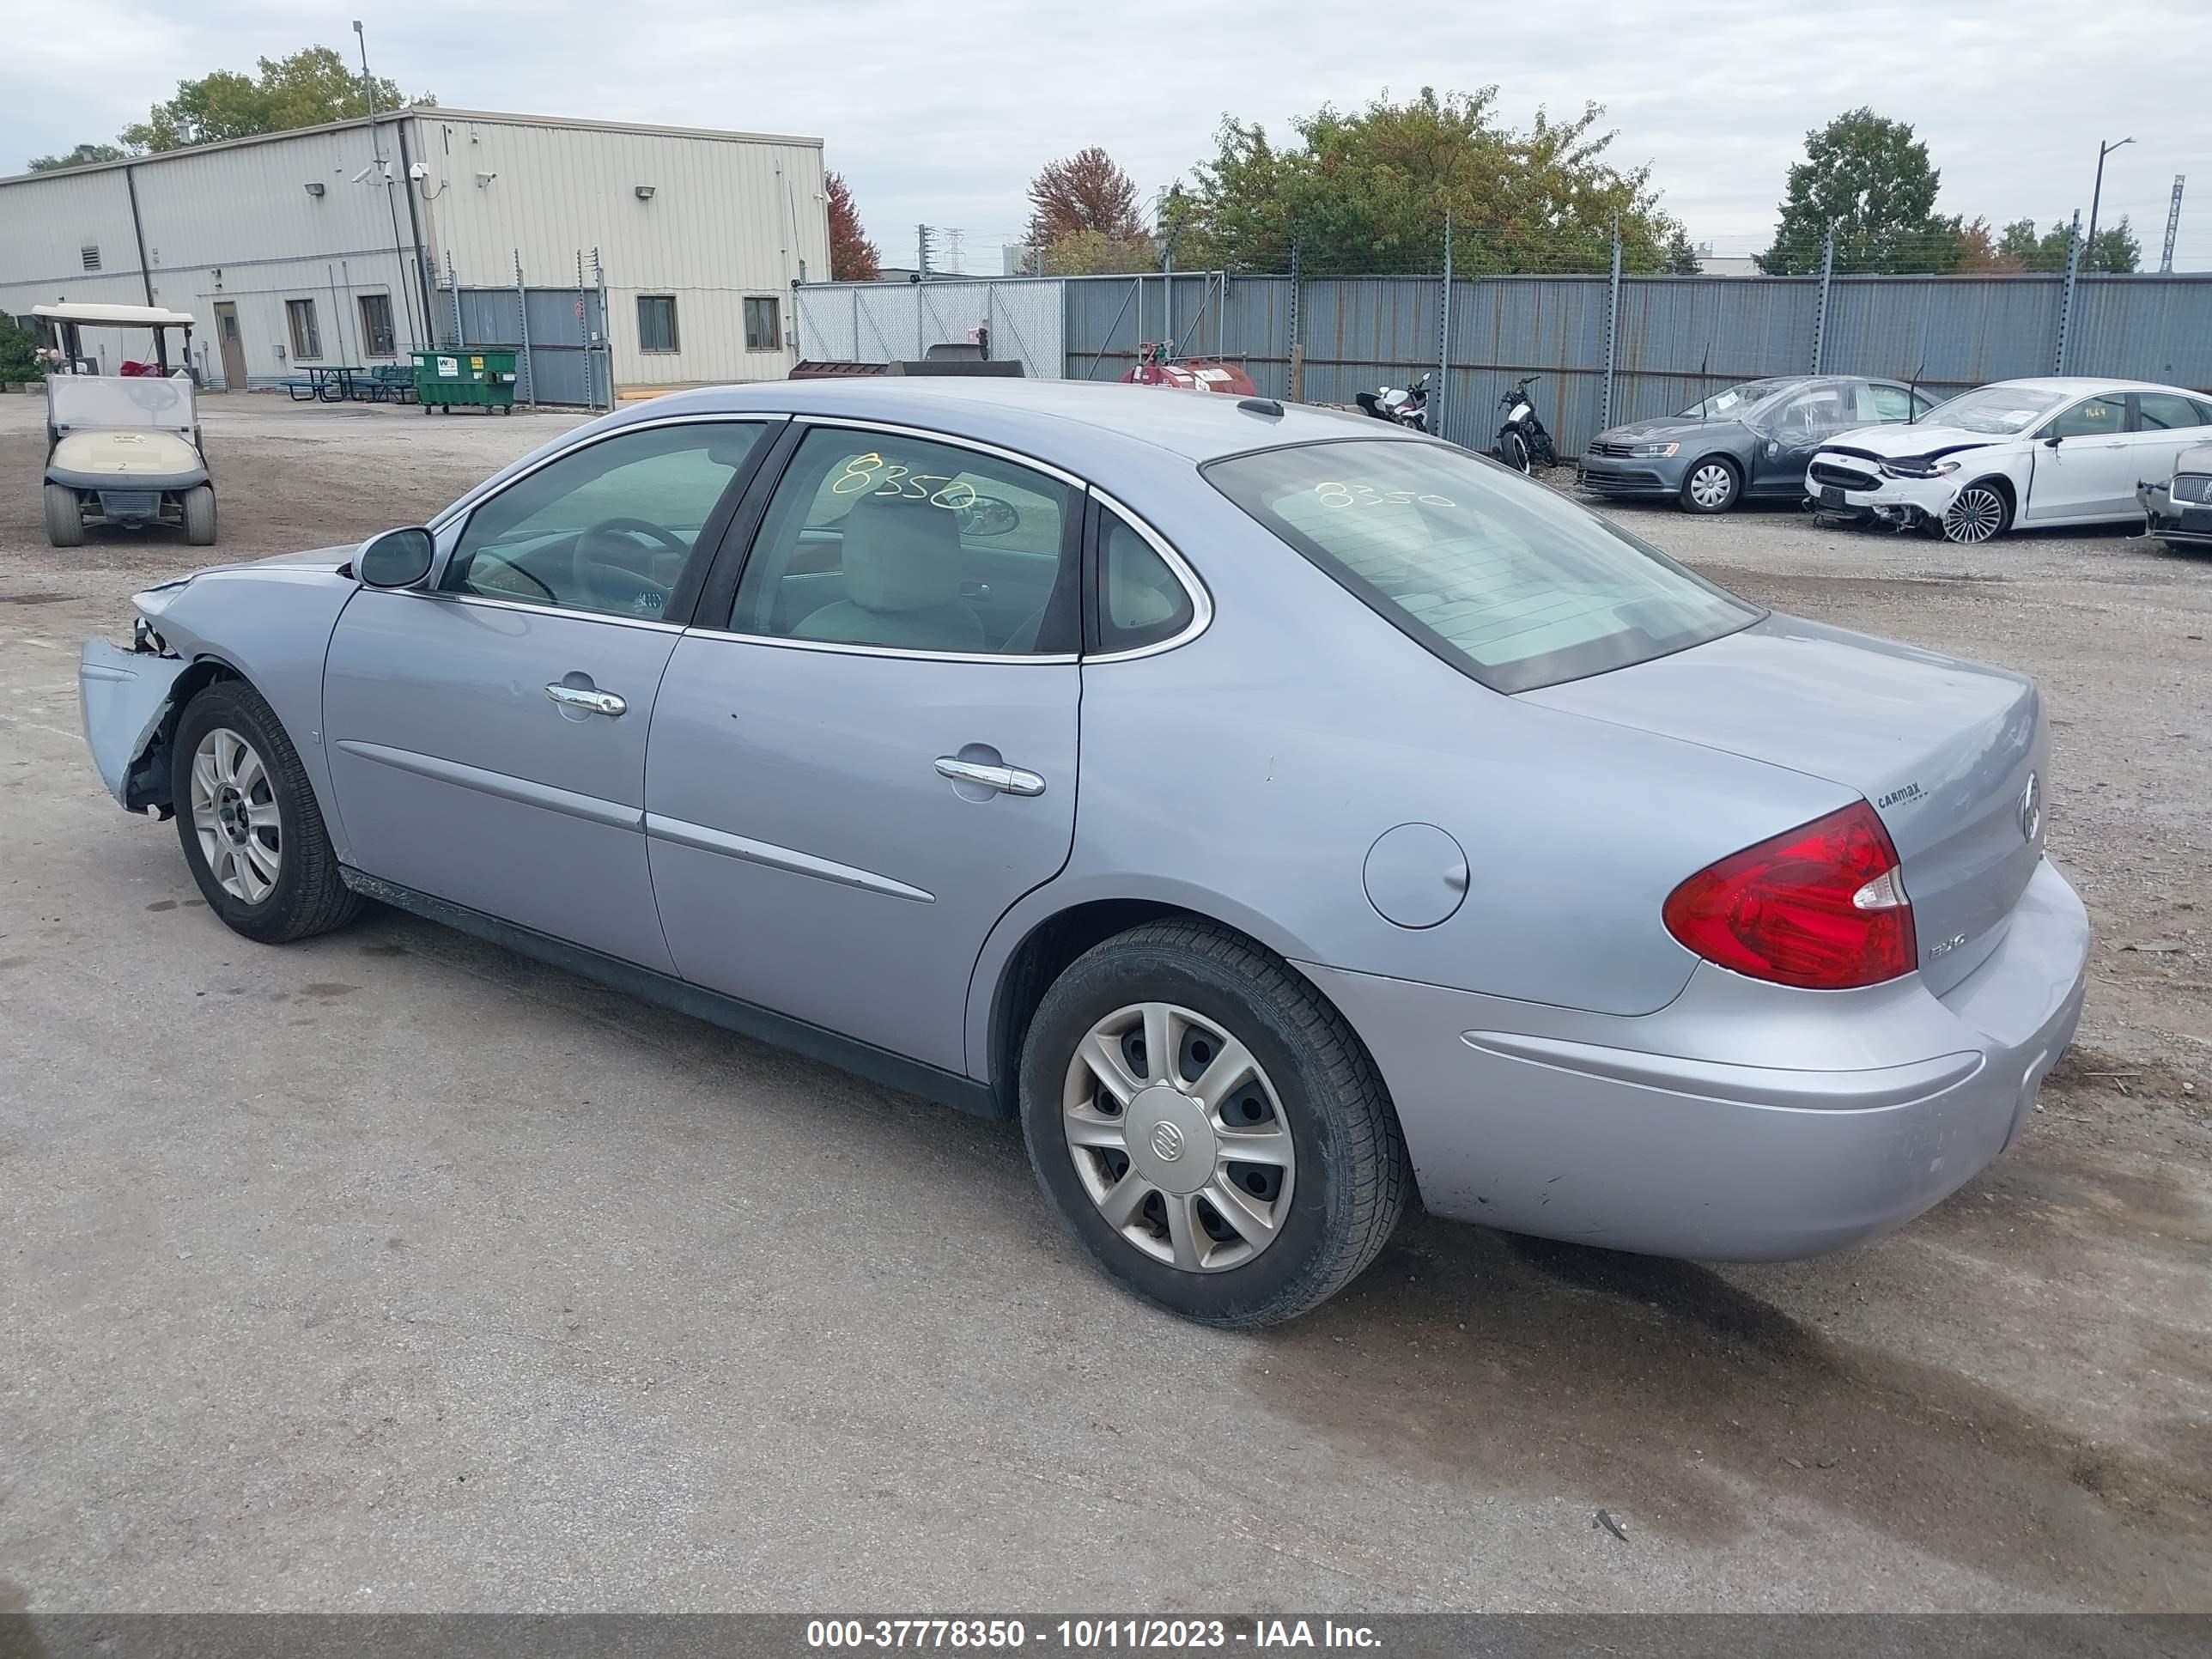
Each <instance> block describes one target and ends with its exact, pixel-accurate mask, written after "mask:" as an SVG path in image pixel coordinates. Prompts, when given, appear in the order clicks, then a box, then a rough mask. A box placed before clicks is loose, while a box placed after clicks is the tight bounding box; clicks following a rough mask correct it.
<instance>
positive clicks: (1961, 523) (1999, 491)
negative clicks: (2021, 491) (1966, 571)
mask: <svg viewBox="0 0 2212 1659" xmlns="http://www.w3.org/2000/svg"><path fill="white" fill-rule="evenodd" d="M1936 528H1937V529H1938V530H1939V531H1940V532H1942V537H1943V539H1944V540H1945V541H1947V542H1953V543H1955V544H1958V545H1960V546H1961V547H1978V546H1980V545H1981V544H1983V543H1984V542H1993V541H1995V540H1996V538H1998V537H2000V536H2002V535H2003V534H2004V533H2005V532H2006V531H2008V530H2009V529H2011V528H2012V496H2011V495H2009V494H2008V492H2007V491H2006V490H2005V489H2003V488H2002V486H2001V485H2000V484H1999V483H1997V481H1996V479H1994V478H1977V479H1975V480H1974V481H1973V483H1970V484H1967V485H1966V487H1965V488H1963V489H1960V491H1959V493H1958V494H1957V495H1954V496H1953V497H1952V498H1951V505H1950V506H1949V507H1947V508H1945V509H1944V512H1943V517H1942V520H1940V521H1939V522H1938V524H1937V526H1936Z"/></svg>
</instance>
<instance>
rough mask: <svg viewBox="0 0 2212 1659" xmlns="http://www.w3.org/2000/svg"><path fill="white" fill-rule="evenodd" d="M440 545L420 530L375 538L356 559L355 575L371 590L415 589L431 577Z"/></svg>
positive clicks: (391, 533) (413, 528)
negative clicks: (431, 567) (376, 588)
mask: <svg viewBox="0 0 2212 1659" xmlns="http://www.w3.org/2000/svg"><path fill="white" fill-rule="evenodd" d="M437 551H438V544H437V543H436V542H435V540H433V539H432V538H431V535H430V532H428V531H427V530H424V529H422V528H421V527H420V526H410V528H408V529H405V530H387V531H386V532H384V533H383V534H382V535H380V536H371V537H370V538H368V540H367V541H365V542H363V543H362V544H361V546H360V548H359V549H358V550H356V552H355V554H354V556H353V572H354V574H355V575H356V576H358V577H360V578H361V580H362V581H364V582H366V583H367V584H368V586H371V587H412V586H415V584H416V582H419V581H421V580H422V578H423V577H425V576H427V575H428V574H430V561H431V560H432V559H433V558H435V556H436V555H437Z"/></svg>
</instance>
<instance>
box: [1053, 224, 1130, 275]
mask: <svg viewBox="0 0 2212 1659" xmlns="http://www.w3.org/2000/svg"><path fill="white" fill-rule="evenodd" d="M1038 260H1039V263H1040V264H1042V266H1043V270H1042V271H1031V272H1030V273H1029V274H1030V275H1031V276H1040V275H1042V276H1121V275H1124V274H1126V273H1127V272H1129V271H1133V270H1158V269H1159V268H1160V258H1159V252H1158V249H1157V248H1156V247H1155V246H1153V243H1152V238H1151V237H1149V236H1147V235H1146V234H1144V232H1142V231H1141V230H1139V231H1134V232H1132V233H1131V234H1128V235H1126V236H1113V235H1109V234H1107V233H1106V232H1104V231H1103V230H1071V231H1069V232H1068V233H1066V234H1065V235H1063V236H1058V237H1055V238H1054V240H1053V241H1052V242H1051V244H1050V245H1049V246H1046V247H1044V248H1042V249H1040V250H1039V251H1038Z"/></svg>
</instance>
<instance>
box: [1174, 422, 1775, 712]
mask: <svg viewBox="0 0 2212 1659" xmlns="http://www.w3.org/2000/svg"><path fill="white" fill-rule="evenodd" d="M1204 471H1205V474H1206V477H1207V479H1208V480H1210V481H1211V482H1212V484H1213V486H1214V488H1215V489H1218V490H1220V491H1221V493H1222V494H1223V495H1226V496H1228V497H1229V499H1230V500H1231V501H1234V502H1236V503H1237V506H1239V507H1243V509H1244V511H1245V512H1247V513H1250V514H1251V515H1252V516H1253V517H1254V518H1255V519H1257V520H1259V521H1260V522H1261V524H1262V525H1265V526H1267V528H1268V529H1269V530H1270V531H1272V532H1274V533H1275V534H1276V535H1277V536H1279V537H1280V538H1282V539H1283V540H1285V541H1286V542H1288V543H1289V544H1291V546H1292V547H1294V548H1296V549H1297V550H1298V551H1299V552H1301V553H1303V554H1304V555H1305V556H1306V557H1307V558H1309V559H1310V560H1312V561H1313V562H1315V563H1316V564H1317V565H1319V566H1320V567H1321V568H1322V569H1323V570H1325V571H1327V572H1328V574H1330V575H1332V576H1334V578H1335V579H1336V580H1338V581H1340V582H1341V583H1342V584H1343V585H1344V586H1345V587H1346V588H1347V589H1349V590H1350V591H1351V592H1352V593H1353V594H1354V595H1356V596H1357V597H1358V598H1359V599H1362V600H1364V602H1365V603H1366V604H1367V605H1369V606H1370V608H1372V609H1373V610H1374V611H1376V612H1377V613H1379V614H1380V615H1381V616H1382V617H1383V618H1384V619H1385V620H1387V621H1389V623H1393V624H1394V625H1395V626H1396V627H1397V628H1398V629H1400V630H1401V631H1402V632H1404V633H1406V634H1407V635H1410V636H1412V638H1413V639H1414V640H1415V641H1418V642H1419V644H1421V645H1422V646H1424V647H1426V648H1427V649H1428V650H1429V651H1431V652H1432V653H1434V654H1436V655H1437V656H1438V657H1441V658H1443V659H1444V660H1445V661H1446V662H1448V663H1449V664H1451V665H1453V666H1454V667H1455V668H1457V669H1459V670H1460V671H1462V673H1465V674H1468V675H1470V676H1472V677H1473V678H1475V679H1478V680H1480V681H1481V682H1482V683H1483V684H1485V685H1487V686H1489V687H1491V688H1492V690H1498V691H1508V692H1510V691H1528V690H1534V689H1535V688H1536V687H1538V686H1541V685H1556V684H1559V683H1560V682H1561V681H1563V680H1577V679H1583V678H1587V677H1588V676H1589V675H1592V674H1602V673H1604V672H1606V671H1608V670H1610V669H1614V668H1626V667H1628V666H1630V665H1632V664H1635V663H1639V662H1648V661H1650V659H1652V658H1654V657H1663V656H1666V655H1668V654H1669V653H1673V652H1676V651H1683V650H1686V649H1688V648H1689V647H1691V646H1693V645H1702V644H1704V643H1705V641H1708V640H1714V639H1718V638H1719V637H1720V636H1721V635H1723V634H1732V633H1734V632H1735V630H1736V629H1740V628H1744V627H1747V626H1748V625H1749V624H1751V623H1753V622H1755V621H1757V620H1758V619H1759V617H1761V616H1763V615H1764V614H1765V613H1764V612H1763V611H1759V609H1757V608H1756V607H1755V606H1753V605H1747V604H1745V603H1744V601H1742V600H1741V599H1737V598H1736V597H1735V595H1734V594H1731V593H1729V592H1726V591H1725V590H1723V589H1722V588H1718V587H1715V586H1713V585H1712V584H1711V583H1710V582H1708V581H1705V580H1703V579H1702V578H1700V577H1698V576H1694V575H1692V574H1690V572H1688V571H1687V570H1685V569H1684V568H1682V567H1681V566H1680V565H1679V564H1676V563H1675V562H1674V561H1673V560H1672V559H1670V558H1668V556H1666V555H1665V554H1663V553H1662V552H1660V551H1659V550H1658V549H1656V548H1655V547H1651V546H1649V545H1647V544H1644V543H1643V542H1640V541H1638V540H1637V539H1636V538H1635V537H1633V536H1631V535H1630V534H1628V533H1627V532H1626V531H1623V530H1621V529H1620V528H1618V527H1616V526H1613V525H1612V524H1610V523H1608V522H1607V520H1603V519H1601V518H1599V517H1598V516H1597V515H1596V514H1595V513H1589V512H1587V511H1585V510H1584V509H1583V508H1582V507H1577V506H1576V505H1575V503H1574V502H1572V501H1569V500H1568V499H1567V498H1566V497H1565V496H1564V495H1559V493H1558V492H1557V491H1555V490H1553V489H1550V488H1548V487H1547V486H1546V485H1544V484H1541V483H1537V482H1535V481H1534V479H1532V478H1525V477H1522V476H1521V475H1520V474H1518V473H1516V472H1512V471H1508V470H1506V469H1505V468H1504V467H1502V466H1499V465H1496V464H1495V463H1493V462H1490V461H1486V460H1482V459H1479V458H1477V457H1475V456H1474V455H1471V454H1469V453H1468V452H1467V451H1465V450H1462V449H1455V448H1453V447H1450V446H1449V445H1446V444H1438V443H1419V442H1410V441H1396V442H1394V441H1389V440H1383V441H1359V440H1356V439H1355V440H1351V441H1341V442H1328V443H1318V444H1304V445H1298V446H1296V447H1290V448H1285V449H1268V450H1261V451H1258V452H1256V453H1252V454H1249V455H1237V456H1231V458H1229V459H1226V460H1220V461H1215V462H1213V463H1212V464H1211V465H1208V466H1207V467H1206V468H1205V469H1204Z"/></svg>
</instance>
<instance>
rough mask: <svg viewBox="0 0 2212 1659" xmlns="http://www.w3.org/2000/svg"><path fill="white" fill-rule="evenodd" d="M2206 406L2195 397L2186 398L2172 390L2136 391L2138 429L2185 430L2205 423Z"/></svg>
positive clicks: (2149, 430) (2139, 430) (2158, 430)
mask: <svg viewBox="0 0 2212 1659" xmlns="http://www.w3.org/2000/svg"><path fill="white" fill-rule="evenodd" d="M2204 415H2205V410H2204V406H2203V404H2200V403H2198V402H2197V400H2196V399H2195V398H2184V397H2182V396H2180V395H2179V393H2177V392H2137V393H2136V430H2137V431H2138V432H2174V431H2185V430H2186V429H2188V428H2191V427H2193V426H2203V424H2204Z"/></svg>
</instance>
